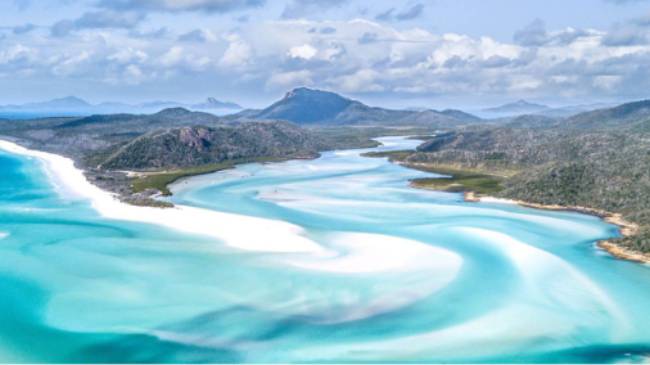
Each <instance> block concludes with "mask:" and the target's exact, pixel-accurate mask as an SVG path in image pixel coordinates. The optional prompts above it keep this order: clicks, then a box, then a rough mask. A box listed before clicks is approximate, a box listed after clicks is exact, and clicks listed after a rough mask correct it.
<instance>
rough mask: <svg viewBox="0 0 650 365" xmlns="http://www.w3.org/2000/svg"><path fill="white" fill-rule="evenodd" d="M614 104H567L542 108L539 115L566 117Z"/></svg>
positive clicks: (609, 106)
mask: <svg viewBox="0 0 650 365" xmlns="http://www.w3.org/2000/svg"><path fill="white" fill-rule="evenodd" d="M615 105H616V104H611V103H594V104H579V105H569V106H563V107H558V108H550V109H546V110H543V111H541V112H539V113H536V114H539V115H543V116H546V117H551V118H568V117H572V116H574V115H576V114H580V113H584V112H589V111H592V110H597V109H607V108H611V107H613V106H615Z"/></svg>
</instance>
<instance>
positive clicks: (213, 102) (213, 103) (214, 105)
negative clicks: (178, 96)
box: [192, 97, 243, 110]
mask: <svg viewBox="0 0 650 365" xmlns="http://www.w3.org/2000/svg"><path fill="white" fill-rule="evenodd" d="M192 109H201V110H203V109H230V110H241V109H243V108H242V107H241V105H239V104H236V103H232V102H228V101H219V100H217V99H215V98H212V97H210V98H207V99H206V100H205V101H204V102H202V103H198V104H194V105H192Z"/></svg>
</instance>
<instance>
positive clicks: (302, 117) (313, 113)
mask: <svg viewBox="0 0 650 365" xmlns="http://www.w3.org/2000/svg"><path fill="white" fill-rule="evenodd" d="M351 106H353V107H364V106H363V104H361V103H360V102H358V101H354V100H351V99H348V98H344V97H342V96H340V95H338V94H336V93H333V92H328V91H321V90H313V89H308V88H306V87H300V88H296V89H293V90H291V91H289V92H288V93H286V94H285V95H284V98H282V99H281V100H279V101H277V102H275V103H273V104H272V105H271V106H269V107H267V108H266V109H264V110H262V111H261V112H260V113H258V114H257V115H256V118H258V119H282V120H288V121H291V122H295V123H300V124H310V123H319V122H330V121H335V120H336V119H337V118H338V117H339V116H340V115H341V114H342V113H344V112H345V111H346V109H348V108H349V107H351Z"/></svg>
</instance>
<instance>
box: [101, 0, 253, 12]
mask: <svg viewBox="0 0 650 365" xmlns="http://www.w3.org/2000/svg"><path fill="white" fill-rule="evenodd" d="M264 3H265V0H101V1H100V2H99V6H100V7H103V8H106V9H114V10H130V11H142V12H150V11H152V12H184V11H200V12H205V13H227V12H231V11H235V10H242V9H247V8H254V7H259V6H262V5H264Z"/></svg>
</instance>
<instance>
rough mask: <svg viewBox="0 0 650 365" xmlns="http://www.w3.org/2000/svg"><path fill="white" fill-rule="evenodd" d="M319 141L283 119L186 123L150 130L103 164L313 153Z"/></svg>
mask: <svg viewBox="0 0 650 365" xmlns="http://www.w3.org/2000/svg"><path fill="white" fill-rule="evenodd" d="M321 146H322V144H321V142H320V140H319V139H318V138H316V137H315V136H314V135H312V134H311V133H309V132H307V131H305V130H304V129H301V128H299V127H298V126H296V125H292V124H290V123H287V122H251V123H244V124H240V125H237V126H216V127H203V126H191V127H182V128H174V129H167V130H162V131H156V132H151V133H148V134H145V135H143V136H140V137H138V138H136V139H134V140H132V141H131V142H129V143H127V144H126V145H124V146H120V147H118V148H117V149H116V150H115V152H113V153H112V154H111V155H110V156H109V157H108V158H107V159H106V160H105V161H104V162H102V163H101V167H102V168H106V169H138V170H143V169H161V168H165V169H168V168H183V167H191V166H201V165H206V164H212V163H220V162H223V161H233V160H244V159H251V158H259V157H266V158H274V157H277V158H313V157H316V156H318V150H319V149H320V148H321Z"/></svg>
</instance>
